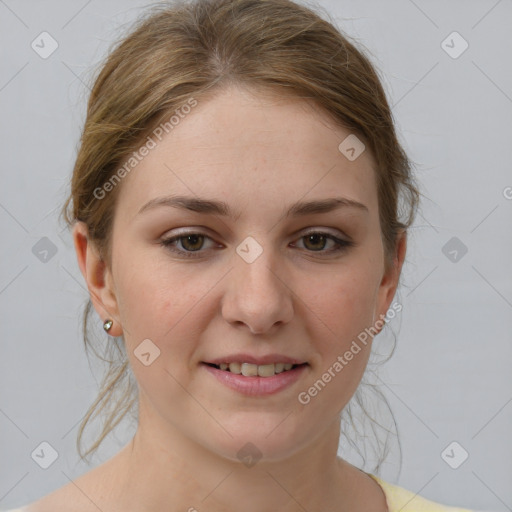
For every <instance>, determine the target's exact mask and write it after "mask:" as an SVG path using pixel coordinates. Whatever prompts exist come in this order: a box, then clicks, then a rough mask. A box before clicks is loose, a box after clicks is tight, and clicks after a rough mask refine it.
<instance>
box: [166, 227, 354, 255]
mask: <svg viewBox="0 0 512 512" xmlns="http://www.w3.org/2000/svg"><path fill="white" fill-rule="evenodd" d="M192 235H199V236H203V237H204V238H205V239H207V238H208V239H210V240H211V238H210V237H209V236H207V235H205V234H204V233H200V232H192V231H191V232H190V233H181V234H179V235H176V236H173V237H171V238H165V239H162V240H161V241H160V245H162V246H163V247H165V248H166V249H168V250H169V251H171V252H174V253H177V254H179V255H180V256H183V257H185V258H198V257H200V256H199V254H200V253H202V252H204V251H203V250H201V249H198V250H197V251H187V250H183V249H176V247H174V246H173V245H172V244H173V243H174V242H176V241H177V240H181V239H182V238H186V237H187V236H192ZM310 235H323V236H324V237H325V238H328V239H330V240H332V241H334V242H335V244H336V247H335V248H333V249H330V250H328V251H324V250H320V251H312V250H308V249H303V250H305V251H306V252H310V253H313V254H315V253H318V254H324V255H330V254H334V253H339V252H342V251H345V250H347V249H348V248H349V247H352V246H353V245H355V244H354V242H351V241H349V240H341V239H340V238H337V237H335V236H334V235H331V234H330V233H326V232H324V231H310V232H308V233H305V234H304V235H302V236H301V237H299V239H302V238H305V237H307V236H310Z"/></svg>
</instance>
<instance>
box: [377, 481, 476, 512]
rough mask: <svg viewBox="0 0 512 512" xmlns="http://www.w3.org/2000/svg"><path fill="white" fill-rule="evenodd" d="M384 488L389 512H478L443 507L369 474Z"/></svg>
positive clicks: (447, 506)
mask: <svg viewBox="0 0 512 512" xmlns="http://www.w3.org/2000/svg"><path fill="white" fill-rule="evenodd" d="M369 476H371V477H372V478H373V479H375V480H376V481H377V483H378V484H379V485H380V486H381V487H382V490H383V491H384V495H385V496H386V501H387V504H388V508H389V512H398V511H400V512H476V511H472V510H469V509H466V508H459V507H454V506H449V505H442V504H441V503H437V502H435V501H431V500H427V499H426V498H423V497H422V496H420V495H419V494H415V493H413V492H411V491H408V490H407V489H404V488H402V487H399V486H397V485H393V484H390V483H388V482H385V481H384V480H381V479H380V478H378V477H376V476H375V475H372V474H370V473H369Z"/></svg>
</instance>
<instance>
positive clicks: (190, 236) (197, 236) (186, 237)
mask: <svg viewBox="0 0 512 512" xmlns="http://www.w3.org/2000/svg"><path fill="white" fill-rule="evenodd" d="M202 238H203V237H202V236H201V235H186V236H185V237H184V239H185V240H186V244H185V248H187V249H189V250H191V251H196V250H198V249H200V248H201V247H200V246H201V244H199V247H195V248H194V247H187V244H188V243H189V241H190V240H193V242H192V245H195V244H197V241H198V240H200V239H202ZM194 240H195V242H194Z"/></svg>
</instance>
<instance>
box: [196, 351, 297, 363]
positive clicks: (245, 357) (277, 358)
mask: <svg viewBox="0 0 512 512" xmlns="http://www.w3.org/2000/svg"><path fill="white" fill-rule="evenodd" d="M204 362H205V363H210V364H216V365H219V364H221V363H228V364H229V363H250V364H257V365H263V364H272V363H284V364H287V363H288V364H303V363H306V361H302V360H300V359H295V358H293V357H289V356H284V355H281V354H267V355H265V356H253V355H251V354H231V355H227V356H224V357H217V358H215V359H209V360H208V361H204Z"/></svg>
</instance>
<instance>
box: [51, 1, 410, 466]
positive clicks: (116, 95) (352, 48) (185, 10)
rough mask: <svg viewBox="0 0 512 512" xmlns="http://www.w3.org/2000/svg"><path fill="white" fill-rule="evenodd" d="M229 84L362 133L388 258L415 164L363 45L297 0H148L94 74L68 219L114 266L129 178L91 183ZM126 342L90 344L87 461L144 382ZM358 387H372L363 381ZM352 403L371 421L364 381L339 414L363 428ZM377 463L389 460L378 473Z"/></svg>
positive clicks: (405, 212)
mask: <svg viewBox="0 0 512 512" xmlns="http://www.w3.org/2000/svg"><path fill="white" fill-rule="evenodd" d="M317 7H318V6H317ZM324 15H325V17H326V18H329V16H328V14H327V13H324ZM231 85H234V86H237V87H248V88H253V89H256V90H258V91H260V92H263V91H266V92H271V93H274V94H277V95H278V96H280V97H290V96H293V97H295V98H300V99H303V100H310V101H312V102H313V103H314V104H315V106H316V107H318V109H319V110H320V111H321V112H322V113H324V114H326V115H327V116H329V117H330V118H331V119H333V120H334V121H335V123H336V124H337V125H339V126H341V127H344V128H348V129H349V130H350V131H351V132H352V133H354V134H357V136H358V137H359V138H360V139H361V140H362V141H364V144H365V145H366V146H367V148H369V150H370V151H371V155H372V156H373V158H374V159H375V162H376V166H375V167H376V169H375V171H376V172H375V176H376V184H377V190H378V204H379V220H380V227H381V235H382V240H383V247H384V254H385V261H386V265H387V264H390V263H391V262H392V261H393V255H394V254H395V252H396V249H397V241H398V236H399V235H400V234H401V232H403V231H407V229H408V228H409V227H410V226H411V224H412V223H413V221H414V218H415V214H416V210H417V207H418V203H419V196H420V193H419V191H418V188H417V186H416V184H415V181H414V177H413V174H412V164H411V161H410V160H409V159H408V157H407V156H406V154H405V152H404V150H403V149H402V147H401V144H400V143H399V141H398V139H397V135H396V132H395V128H394V121H393V117H392V113H391V110H390V107H389V104H388V102H387V100H386V95H385V92H384V90H383V87H382V84H381V82H380V80H379V77H378V75H377V72H376V70H375V69H374V67H373V65H372V64H371V63H370V60H369V58H368V57H367V56H366V55H365V53H364V51H363V50H362V49H357V48H356V43H355V42H351V41H350V40H349V38H348V36H345V35H343V34H342V33H341V31H340V30H339V29H338V28H336V26H335V23H334V22H333V21H332V20H331V21H327V20H326V19H323V18H322V17H321V16H320V14H318V13H317V12H315V11H314V10H313V8H312V7H308V6H306V5H299V4H297V3H295V2H293V1H291V0H192V1H186V0H179V1H175V2H173V3H164V4H162V3H160V4H157V5H153V6H152V8H151V9H148V10H147V13H146V15H143V16H141V17H140V18H138V20H137V21H136V23H135V24H134V25H133V27H132V29H131V31H130V33H129V34H128V35H127V36H126V37H124V38H123V39H122V40H121V41H120V42H117V43H115V45H114V46H113V47H111V48H110V50H109V52H108V55H107V57H106V59H105V61H104V62H103V63H102V64H101V68H100V72H99V74H98V76H97V78H96V79H95V81H94V85H93V87H92V90H91V94H90V97H89V101H88V104H87V113H86V119H85V123H84V127H83V132H82V135H81V139H80V144H79V148H78V154H77V158H76V162H75V165H74V169H73V175H72V178H71V193H70V195H69V197H68V198H67V200H66V202H65V204H64V206H63V208H62V211H61V215H63V217H64V219H65V222H66V223H67V225H68V227H69V226H72V225H73V224H74V223H75V222H77V221H81V222H83V223H85V224H86V226H87V228H88V238H89V241H90V242H92V243H93V244H94V245H95V247H96V248H97V249H98V250H99V253H100V255H101V257H102V258H103V259H104V261H105V262H106V264H107V265H108V266H109V268H111V265H112V261H111V238H112V237H111V234H112V221H113V216H114V210H115V206H116V198H117V195H118V193H119V189H120V187H121V186H122V184H119V185H118V186H117V187H113V188H112V190H111V191H110V192H109V193H108V194H106V195H105V197H103V198H102V199H99V198H98V197H97V194H95V190H98V188H101V187H103V186H104V184H105V183H107V182H108V181H109V180H112V177H113V176H114V174H115V172H116V170H118V169H119V167H120V166H121V165H122V163H123V162H124V161H126V159H128V158H130V155H132V154H133V152H134V151H135V150H137V148H139V147H140V145H141V143H142V141H144V138H145V137H147V136H148V134H150V133H151V132H152V131H153V130H154V129H155V128H156V127H157V126H159V125H160V124H161V123H162V122H163V121H164V120H167V119H168V118H169V116H170V115H171V114H172V113H174V112H176V111H177V110H178V109H179V108H180V107H181V106H182V105H185V104H186V103H187V102H188V101H189V100H190V99H191V98H194V99H195V100H196V101H202V100H205V99H207V98H210V97H212V95H214V94H219V93H222V91H223V90H224V89H226V88H227V87H228V86H231ZM91 306H92V303H91V300H90V299H89V300H88V302H87V303H86V305H85V308H84V311H83V337H84V345H85V351H86V352H87V351H88V347H89V346H91V347H92V343H91V338H92V336H91V335H92V334H93V332H92V331H91V330H90V329H89V327H90V326H89V320H90V314H91V312H92V307H91ZM102 332H103V331H102ZM103 334H104V333H103ZM121 338H122V341H123V343H122V344H120V345H118V343H117V341H118V339H117V338H114V340H113V341H112V343H109V344H107V345H106V346H105V345H104V339H101V340H100V343H102V345H101V346H102V347H103V351H104V354H105V355H106V356H107V358H106V359H105V358H102V357H101V356H99V355H98V353H97V352H96V351H95V353H96V355H97V356H98V357H100V358H101V359H102V360H103V361H106V362H107V364H108V369H107V371H106V373H105V374H104V379H103V382H102V384H101V387H100V391H99V395H98V396H97V398H96V400H95V401H94V403H93V404H92V405H91V406H90V408H89V410H88V411H87V414H86V415H85V416H84V418H83V420H82V423H81V425H80V428H79V432H78V435H77V440H76V443H77V449H78V453H79V455H80V458H81V459H82V460H84V459H85V458H87V456H88V455H89V454H92V453H94V452H95V451H96V450H97V449H98V448H99V446H100V444H101V443H102V441H103V440H104V439H105V437H106V436H107V435H108V434H109V433H110V432H111V431H112V430H113V429H114V428H115V427H116V425H118V423H119V422H120V421H121V420H122V419H123V418H124V417H125V415H126V414H127V413H128V412H132V413H133V406H134V404H137V405H138V396H137V384H136V382H135V381H134V378H133V373H132V371H131V368H130V366H129V363H128V360H127V357H126V352H125V347H124V338H123V337H122V336H121ZM393 351H394V348H393ZM361 384H366V383H365V382H364V379H363V381H362V382H361ZM370 388H374V389H375V390H376V389H377V388H376V387H375V386H373V385H370ZM379 394H380V396H381V397H382V398H384V400H385V397H384V396H383V395H382V394H381V393H380V392H379ZM353 402H355V403H356V404H357V405H358V406H360V408H361V409H362V411H363V413H364V415H366V416H367V417H368V418H370V419H371V420H372V421H374V420H373V418H371V416H370V415H369V414H368V413H367V411H366V410H365V399H364V397H363V395H362V394H361V386H359V387H358V389H357V391H356V393H355V395H354V396H353V397H352V400H351V402H350V403H349V404H347V406H346V407H345V408H344V410H343V414H342V426H343V425H344V421H345V415H346V416H347V417H348V420H349V421H350V424H351V425H352V426H354V428H355V430H356V431H357V428H356V427H355V424H354V421H353V418H352V412H351V405H352V403H353ZM385 402H386V404H387V401H386V400H385ZM104 410H106V411H107V412H106V418H105V419H104V422H103V427H102V431H101V434H100V436H99V438H97V439H96V440H95V441H94V443H93V444H92V445H91V446H90V447H89V449H88V450H87V451H86V452H85V453H83V452H82V436H83V434H84V429H85V427H86V425H87V424H88V422H89V421H90V420H92V419H93V417H97V416H98V415H99V414H100V413H101V412H102V411H104ZM93 415H94V416H93ZM380 426H382V425H380ZM395 426H396V422H395ZM383 428H384V427H383ZM372 429H374V427H373V426H372ZM374 432H375V430H374ZM387 432H389V431H387ZM342 433H343V434H344V433H345V432H344V429H343V428H342ZM352 444H353V446H354V447H355V448H356V450H357V451H358V452H359V453H361V452H360V451H359V449H358V447H357V445H356V444H354V443H352ZM386 447H387V441H386ZM385 456H386V454H385V455H384V458H385ZM382 462H383V457H381V458H380V459H379V462H378V464H377V466H376V467H375V470H374V471H377V472H378V471H379V467H380V465H381V463H382ZM400 462H401V457H400Z"/></svg>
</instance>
